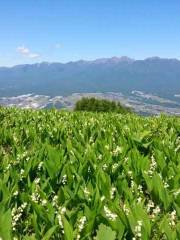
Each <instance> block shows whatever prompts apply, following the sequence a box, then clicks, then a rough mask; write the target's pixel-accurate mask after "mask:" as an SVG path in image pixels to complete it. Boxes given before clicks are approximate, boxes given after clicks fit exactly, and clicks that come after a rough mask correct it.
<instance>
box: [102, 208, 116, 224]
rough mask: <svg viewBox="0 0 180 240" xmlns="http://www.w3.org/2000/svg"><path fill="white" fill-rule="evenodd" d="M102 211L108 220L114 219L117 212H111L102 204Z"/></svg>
mask: <svg viewBox="0 0 180 240" xmlns="http://www.w3.org/2000/svg"><path fill="white" fill-rule="evenodd" d="M104 212H105V215H106V217H107V218H108V219H109V220H111V221H115V220H116V218H117V217H118V216H117V214H115V213H113V212H111V211H110V210H109V208H108V207H106V206H104Z"/></svg>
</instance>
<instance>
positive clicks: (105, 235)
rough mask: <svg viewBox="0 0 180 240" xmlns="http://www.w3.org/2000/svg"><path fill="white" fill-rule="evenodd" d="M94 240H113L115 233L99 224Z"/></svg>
mask: <svg viewBox="0 0 180 240" xmlns="http://www.w3.org/2000/svg"><path fill="white" fill-rule="evenodd" d="M95 239H96V240H115V239H116V232H115V231H113V230H112V229H111V228H110V227H108V226H106V225H104V224H102V223H101V224H100V225H99V229H98V231H97V236H96V238H95Z"/></svg>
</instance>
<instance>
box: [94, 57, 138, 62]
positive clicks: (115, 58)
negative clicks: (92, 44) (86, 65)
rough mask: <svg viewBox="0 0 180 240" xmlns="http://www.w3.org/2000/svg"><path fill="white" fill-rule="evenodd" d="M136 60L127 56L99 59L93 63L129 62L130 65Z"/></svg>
mask: <svg viewBox="0 0 180 240" xmlns="http://www.w3.org/2000/svg"><path fill="white" fill-rule="evenodd" d="M134 61H135V60H134V59H132V58H129V57H127V56H122V57H116V56H114V57H111V58H99V59H96V60H94V61H92V62H94V63H120V62H128V63H131V62H134Z"/></svg>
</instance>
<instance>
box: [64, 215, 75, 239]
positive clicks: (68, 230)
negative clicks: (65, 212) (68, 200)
mask: <svg viewBox="0 0 180 240" xmlns="http://www.w3.org/2000/svg"><path fill="white" fill-rule="evenodd" d="M62 220H63V225H64V238H65V240H73V239H74V238H73V228H72V226H71V225H70V224H69V222H68V221H67V219H66V218H65V217H64V216H62Z"/></svg>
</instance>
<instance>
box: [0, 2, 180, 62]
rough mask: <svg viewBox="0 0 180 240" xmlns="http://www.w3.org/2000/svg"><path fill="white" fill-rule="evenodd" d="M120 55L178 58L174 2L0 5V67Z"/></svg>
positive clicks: (179, 20)
mask: <svg viewBox="0 0 180 240" xmlns="http://www.w3.org/2000/svg"><path fill="white" fill-rule="evenodd" d="M124 55H126V56H129V57H132V58H135V59H144V58H146V57H151V56H160V57H167V58H179V59H180V1H179V0H171V1H170V0H13V1H11V0H6V1H1V3H0V66H12V65H16V64H24V63H35V62H42V61H49V62H68V61H75V60H79V59H87V60H90V59H96V58H102V57H112V56H124Z"/></svg>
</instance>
